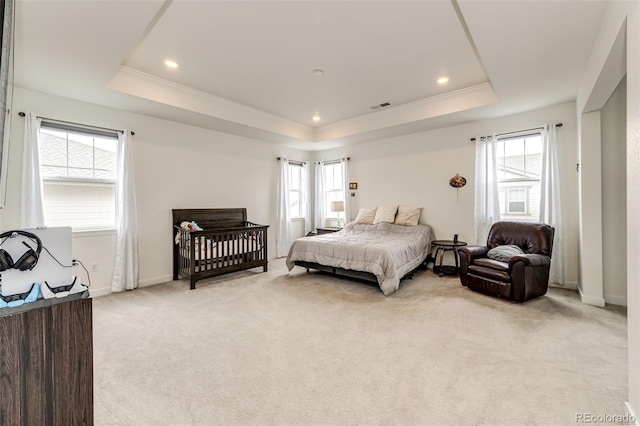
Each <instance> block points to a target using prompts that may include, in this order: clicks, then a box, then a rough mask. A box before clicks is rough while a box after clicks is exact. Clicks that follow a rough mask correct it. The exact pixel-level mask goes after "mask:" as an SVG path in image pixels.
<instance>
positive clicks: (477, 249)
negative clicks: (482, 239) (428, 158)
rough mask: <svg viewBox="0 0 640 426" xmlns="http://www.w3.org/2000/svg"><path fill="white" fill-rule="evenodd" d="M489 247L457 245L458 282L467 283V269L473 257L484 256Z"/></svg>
mask: <svg viewBox="0 0 640 426" xmlns="http://www.w3.org/2000/svg"><path fill="white" fill-rule="evenodd" d="M488 251H489V247H481V246H462V247H458V255H459V257H460V282H461V283H462V285H467V269H468V268H469V265H471V263H473V259H478V258H480V257H486V256H487V252H488Z"/></svg>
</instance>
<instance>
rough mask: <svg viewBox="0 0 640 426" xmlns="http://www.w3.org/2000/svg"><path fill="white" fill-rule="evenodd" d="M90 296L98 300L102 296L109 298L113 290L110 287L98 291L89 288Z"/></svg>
mask: <svg viewBox="0 0 640 426" xmlns="http://www.w3.org/2000/svg"><path fill="white" fill-rule="evenodd" d="M89 294H90V295H91V297H93V298H96V297H100V296H108V295H110V294H111V289H110V288H108V287H105V288H98V289H95V290H94V289H92V288H89Z"/></svg>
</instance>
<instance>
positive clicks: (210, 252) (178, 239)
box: [172, 208, 269, 290]
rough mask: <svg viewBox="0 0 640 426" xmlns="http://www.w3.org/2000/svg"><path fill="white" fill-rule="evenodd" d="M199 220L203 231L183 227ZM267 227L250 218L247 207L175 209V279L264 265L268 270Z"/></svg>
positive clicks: (199, 276)
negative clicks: (184, 224)
mask: <svg viewBox="0 0 640 426" xmlns="http://www.w3.org/2000/svg"><path fill="white" fill-rule="evenodd" d="M192 221H193V222H196V223H197V224H198V226H199V227H201V228H202V230H201V231H192V230H187V229H183V228H182V227H181V226H180V225H181V224H182V223H183V222H192ZM267 228H269V226H268V225H258V224H255V223H253V222H249V221H247V209H245V208H237V209H174V210H173V233H172V238H173V279H174V280H177V279H180V278H181V277H182V278H188V279H189V281H190V285H191V290H193V289H195V288H196V282H197V281H198V280H201V279H203V278H209V277H213V276H216V275H221V274H227V273H229V272H236V271H240V270H243V269H250V268H257V267H262V268H263V271H264V272H267V263H268V262H267Z"/></svg>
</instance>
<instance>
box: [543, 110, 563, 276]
mask: <svg viewBox="0 0 640 426" xmlns="http://www.w3.org/2000/svg"><path fill="white" fill-rule="evenodd" d="M540 222H544V223H546V224H549V225H551V226H553V227H554V228H555V235H554V237H553V253H552V257H551V270H550V276H549V280H550V281H551V282H553V283H556V284H560V285H564V241H563V240H564V238H563V237H562V233H563V228H562V195H561V193H560V173H559V169H558V144H557V142H556V125H555V123H551V124H547V125H546V126H545V127H544V130H543V131H542V171H541V177H540Z"/></svg>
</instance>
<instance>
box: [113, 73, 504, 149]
mask: <svg viewBox="0 0 640 426" xmlns="http://www.w3.org/2000/svg"><path fill="white" fill-rule="evenodd" d="M107 87H108V88H110V89H113V90H116V91H119V92H123V93H126V94H129V95H133V96H137V97H140V98H144V99H147V100H151V101H154V102H159V103H162V104H165V105H170V106H173V107H176V108H180V109H183V110H187V111H192V112H195V113H198V114H202V115H204V116H209V117H214V118H216V119H220V120H224V121H227V122H230V123H235V124H239V125H242V126H248V127H251V128H254V129H258V130H261V131H265V132H269V133H273V134H276V135H282V136H285V137H288V138H293V139H297V140H301V141H307V142H327V141H332V140H338V139H344V138H347V137H349V136H353V135H357V134H362V133H368V132H375V131H376V130H382V129H387V128H390V127H395V126H400V125H403V124H408V123H413V122H418V121H422V120H426V119H429V118H434V117H439V116H443V115H446V114H451V113H455V112H459V111H465V110H468V109H472V108H478V107H481V106H484V105H489V104H492V103H495V102H497V100H498V97H497V95H496V93H495V91H494V90H493V87H492V85H491V83H482V84H478V85H475V86H471V87H466V88H463V89H459V90H454V91H452V92H448V93H443V94H440V95H437V96H432V97H429V98H425V99H420V100H417V101H414V102H410V103H407V104H403V105H398V106H395V107H390V108H386V109H384V110H378V111H375V112H371V113H368V114H364V115H360V116H357V117H352V118H348V119H346V120H342V121H339V122H335V123H331V124H326V125H323V126H319V127H315V128H313V127H310V126H306V125H303V124H300V123H297V122H294V121H291V120H287V119H285V118H282V117H279V116H277V115H273V114H269V113H267V112H264V111H261V110H258V109H255V108H251V107H248V106H246V105H243V104H240V103H237V102H233V101H230V100H228V99H224V98H221V97H219V96H215V95H212V94H210V93H206V92H203V91H201V90H197V89H194V88H191V87H188V86H184V85H181V84H178V83H174V82H171V81H169V80H166V79H163V78H160V77H157V76H154V75H151V74H147V73H145V72H142V71H138V70H136V69H133V68H130V67H126V66H121V67H120V68H119V69H118V71H117V72H116V74H115V75H114V76H113V78H112V79H111V81H110V82H109V83H108V85H107Z"/></svg>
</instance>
